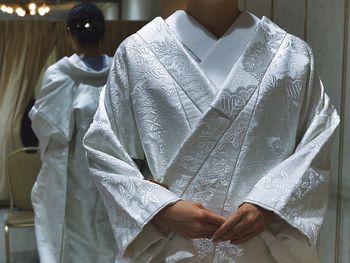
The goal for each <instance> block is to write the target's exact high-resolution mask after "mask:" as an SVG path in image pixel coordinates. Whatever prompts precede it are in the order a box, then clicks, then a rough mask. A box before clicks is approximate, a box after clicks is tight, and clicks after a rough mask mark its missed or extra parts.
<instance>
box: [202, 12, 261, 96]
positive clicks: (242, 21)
mask: <svg viewBox="0 0 350 263" xmlns="http://www.w3.org/2000/svg"><path fill="white" fill-rule="evenodd" d="M259 23H260V19H258V18H257V17H255V16H254V15H252V14H249V13H247V12H242V13H241V15H240V16H239V17H238V18H237V20H236V21H235V22H234V23H233V25H232V26H231V27H230V28H229V29H228V30H227V32H226V33H225V35H224V36H222V37H221V38H220V39H218V40H217V41H216V43H215V44H214V45H213V46H212V47H211V48H210V50H209V51H208V52H207V54H206V56H205V57H203V58H202V61H201V63H200V68H201V69H202V70H203V72H205V74H206V76H208V78H210V79H211V80H212V81H213V83H214V84H215V85H216V86H217V87H218V89H219V88H220V87H222V86H223V83H224V81H225V80H226V79H227V78H228V76H229V74H230V72H231V70H232V67H233V65H234V64H235V63H236V62H237V60H238V59H239V57H240V56H241V54H242V53H243V50H244V49H245V47H246V46H247V44H248V43H249V41H250V39H251V38H252V36H253V35H254V32H255V30H256V28H257V26H258V25H259Z"/></svg>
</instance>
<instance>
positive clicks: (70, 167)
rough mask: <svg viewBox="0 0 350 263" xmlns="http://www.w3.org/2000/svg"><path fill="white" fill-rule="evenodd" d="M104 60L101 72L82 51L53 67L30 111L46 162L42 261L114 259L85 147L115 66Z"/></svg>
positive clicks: (38, 204)
mask: <svg viewBox="0 0 350 263" xmlns="http://www.w3.org/2000/svg"><path fill="white" fill-rule="evenodd" d="M104 61H105V65H104V67H103V69H102V70H100V71H94V70H91V69H89V68H87V67H86V66H85V64H84V63H83V61H82V60H81V59H80V57H79V56H78V55H73V56H71V57H70V58H67V57H66V58H63V59H61V60H60V61H58V62H57V63H56V64H54V65H52V66H51V67H50V68H49V69H48V70H47V72H46V74H45V76H44V81H43V86H42V89H41V91H40V94H39V98H38V99H37V101H36V103H35V105H34V107H33V108H32V110H31V112H30V117H31V119H32V125H33V129H34V131H35V133H36V135H37V136H38V138H39V141H40V148H41V155H42V161H43V165H42V168H41V170H40V173H39V176H38V179H37V181H36V183H35V186H34V188H33V192H32V202H33V206H34V210H35V232H36V238H37V244H38V250H39V255H40V261H41V262H43V263H58V262H64V263H76V262H81V263H88V262H91V263H108V262H111V263H114V262H115V256H116V255H115V240H114V236H113V234H111V232H112V229H111V227H110V223H109V220H108V215H107V212H106V209H105V207H104V205H103V202H102V200H101V198H100V197H99V194H98V191H97V189H96V187H95V185H94V183H93V180H92V176H91V174H90V172H89V170H88V167H87V165H86V161H85V150H84V148H83V145H82V139H83V136H84V135H85V132H86V131H87V129H88V128H89V125H90V124H91V122H92V119H93V115H94V113H95V111H96V108H97V105H98V98H99V94H100V91H101V89H102V87H103V85H105V83H106V80H107V77H108V72H109V69H110V66H111V58H109V57H107V56H104Z"/></svg>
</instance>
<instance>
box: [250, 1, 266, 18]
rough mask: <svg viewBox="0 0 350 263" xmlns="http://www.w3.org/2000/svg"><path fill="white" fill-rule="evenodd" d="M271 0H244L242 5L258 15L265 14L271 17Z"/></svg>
mask: <svg viewBox="0 0 350 263" xmlns="http://www.w3.org/2000/svg"><path fill="white" fill-rule="evenodd" d="M272 2H273V0H264V1H261V0H245V2H244V7H245V8H246V10H248V11H249V12H252V13H253V14H255V15H256V16H258V17H260V18H261V17H262V16H266V17H269V18H271V16H272V13H273V7H272Z"/></svg>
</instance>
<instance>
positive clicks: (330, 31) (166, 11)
mask: <svg viewBox="0 0 350 263" xmlns="http://www.w3.org/2000/svg"><path fill="white" fill-rule="evenodd" d="M92 2H94V3H96V4H97V5H98V6H99V7H100V8H101V10H102V11H103V13H104V15H105V18H106V20H107V25H106V36H105V50H106V53H107V54H109V55H113V54H114V52H115V50H116V48H117V47H118V45H119V44H120V42H121V41H123V40H124V39H125V38H126V37H127V36H129V35H131V34H133V33H135V32H136V31H137V30H138V29H139V28H141V27H142V26H143V25H144V24H146V23H147V22H148V21H150V20H152V19H153V18H154V17H156V16H162V17H164V18H166V17H167V16H169V15H170V14H171V13H172V12H174V11H175V10H177V9H182V8H184V6H185V4H186V1H185V0H114V1H112V0H111V1H105V0H101V1H92ZM77 3H78V2H73V1H65V0H57V1H55V0H48V1H27V0H20V1H15V0H7V1H6V0H0V116H1V117H0V263H2V262H5V247H4V239H3V236H4V235H3V221H4V219H3V218H5V215H6V213H7V211H8V206H9V193H8V189H7V183H6V182H5V176H4V174H5V168H4V162H5V159H6V156H7V155H8V154H9V153H10V152H12V151H14V150H16V149H18V148H21V147H23V146H30V144H31V142H30V140H29V141H26V140H25V138H24V139H23V134H25V133H26V130H25V129H26V126H25V118H26V114H27V108H28V105H29V103H30V102H31V101H32V100H33V98H35V94H36V93H37V91H38V89H39V88H40V83H41V79H42V75H43V72H44V71H45V70H46V69H47V67H48V66H49V65H51V64H53V63H54V62H56V61H58V60H59V59H60V58H62V57H64V56H69V55H71V54H72V53H73V51H72V50H71V49H70V47H69V45H68V42H67V40H66V37H65V27H66V25H65V19H66V16H67V13H68V11H69V10H70V9H71V8H72V7H73V6H74V5H75V4H77ZM240 5H241V9H245V10H248V11H250V12H252V13H253V14H255V15H257V16H258V17H262V16H267V17H269V18H270V19H272V20H273V21H274V22H276V23H277V24H278V25H279V26H281V27H282V28H285V29H286V30H287V31H288V32H290V33H292V34H295V35H297V36H299V37H300V38H303V39H305V40H306V41H307V42H308V43H309V44H310V45H311V47H312V48H313V50H314V53H315V57H316V64H317V65H318V70H319V75H320V76H321V79H322V80H323V82H324V85H325V88H326V90H327V93H328V94H329V95H330V97H331V99H332V101H333V104H334V105H335V106H336V108H337V110H338V112H339V113H340V115H341V120H342V122H341V125H340V128H339V129H338V133H337V136H336V139H335V142H334V146H333V150H332V154H331V156H332V186H331V195H330V203H329V210H328V214H327V218H326V221H325V224H324V227H323V230H322V233H321V236H320V239H319V244H318V246H319V251H320V256H321V262H322V263H333V262H334V263H340V262H342V263H347V262H349V258H350V174H349V173H350V66H349V62H350V57H349V52H348V50H349V44H350V43H349V26H348V22H349V12H350V6H349V0H332V1H329V0H293V1H290V0H264V1H262V0H244V1H241V3H240ZM21 137H22V138H21ZM24 137H25V136H24ZM26 143H28V145H25V144H26ZM10 243H11V256H12V258H13V260H15V261H14V262H38V259H37V254H36V245H35V236H34V231H33V228H25V229H15V230H11V240H10Z"/></svg>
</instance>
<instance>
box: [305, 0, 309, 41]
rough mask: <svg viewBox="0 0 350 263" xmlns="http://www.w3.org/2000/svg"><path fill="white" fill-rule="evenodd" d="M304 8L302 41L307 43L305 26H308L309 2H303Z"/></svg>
mask: <svg viewBox="0 0 350 263" xmlns="http://www.w3.org/2000/svg"><path fill="white" fill-rule="evenodd" d="M304 3H305V6H304V9H305V11H304V40H305V41H306V42H307V33H308V32H307V26H308V20H309V17H308V16H309V0H304Z"/></svg>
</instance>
